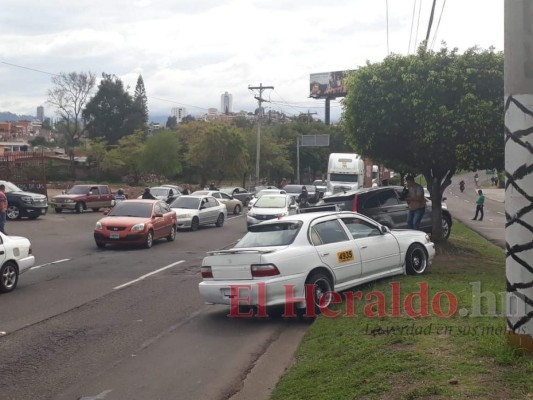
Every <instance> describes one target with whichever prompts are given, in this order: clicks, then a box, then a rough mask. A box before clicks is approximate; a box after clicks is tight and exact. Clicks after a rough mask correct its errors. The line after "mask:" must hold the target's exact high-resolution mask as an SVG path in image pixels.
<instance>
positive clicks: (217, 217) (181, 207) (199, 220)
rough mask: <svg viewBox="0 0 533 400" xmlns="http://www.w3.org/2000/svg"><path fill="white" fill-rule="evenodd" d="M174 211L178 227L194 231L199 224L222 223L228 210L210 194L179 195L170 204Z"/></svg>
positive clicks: (220, 224) (218, 225)
mask: <svg viewBox="0 0 533 400" xmlns="http://www.w3.org/2000/svg"><path fill="white" fill-rule="evenodd" d="M170 208H171V209H172V210H174V211H176V216H177V218H178V226H177V228H178V229H190V230H191V231H195V230H197V229H198V227H199V226H203V225H212V224H215V225H216V226H217V227H221V226H223V225H224V221H225V220H226V217H227V214H228V211H227V209H226V206H225V205H224V204H222V203H220V202H219V201H218V200H217V199H215V198H214V197H212V196H194V195H185V196H180V197H178V198H177V199H176V200H174V201H173V202H172V203H171V204H170Z"/></svg>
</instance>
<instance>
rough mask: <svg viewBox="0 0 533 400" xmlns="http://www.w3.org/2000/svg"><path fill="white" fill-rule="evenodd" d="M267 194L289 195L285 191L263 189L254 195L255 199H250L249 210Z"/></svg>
mask: <svg viewBox="0 0 533 400" xmlns="http://www.w3.org/2000/svg"><path fill="white" fill-rule="evenodd" d="M265 194H287V192H286V191H285V190H283V189H263V190H260V191H259V192H257V193H255V194H254V197H252V198H251V199H250V201H249V202H248V208H250V207H253V205H254V203H255V202H256V201H257V199H259V198H260V197H261V196H263V195H265Z"/></svg>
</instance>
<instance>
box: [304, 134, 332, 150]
mask: <svg viewBox="0 0 533 400" xmlns="http://www.w3.org/2000/svg"><path fill="white" fill-rule="evenodd" d="M300 137H301V139H300V146H301V147H322V146H329V135H302V136H300Z"/></svg>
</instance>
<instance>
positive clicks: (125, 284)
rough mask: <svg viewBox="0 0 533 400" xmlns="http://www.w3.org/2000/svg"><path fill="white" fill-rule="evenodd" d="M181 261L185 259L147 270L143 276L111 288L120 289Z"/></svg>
mask: <svg viewBox="0 0 533 400" xmlns="http://www.w3.org/2000/svg"><path fill="white" fill-rule="evenodd" d="M183 262H185V260H180V261H176V262H175V263H172V264H169V265H167V266H166V267H163V268H159V269H157V270H155V271H152V272H149V273H148V274H146V275H143V276H141V277H139V278H137V279H134V280H132V281H129V282H126V283H123V284H122V285H119V286H115V287H114V288H113V290H118V289H122V288H123V287H126V286H129V285H133V284H134V283H136V282H139V281H142V280H143V279H145V278H148V277H149V276H151V275H154V274H157V273H159V272H161V271H164V270H166V269H169V268H172V267H174V266H176V265H178V264H181V263H183Z"/></svg>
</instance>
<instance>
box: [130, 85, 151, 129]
mask: <svg viewBox="0 0 533 400" xmlns="http://www.w3.org/2000/svg"><path fill="white" fill-rule="evenodd" d="M132 114H133V115H132V117H131V118H132V119H134V125H135V126H134V129H141V130H143V131H145V130H146V128H147V126H148V97H147V96H146V89H145V87H144V81H143V77H142V75H139V77H138V78H137V84H136V86H135V94H134V95H133V113H132Z"/></svg>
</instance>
